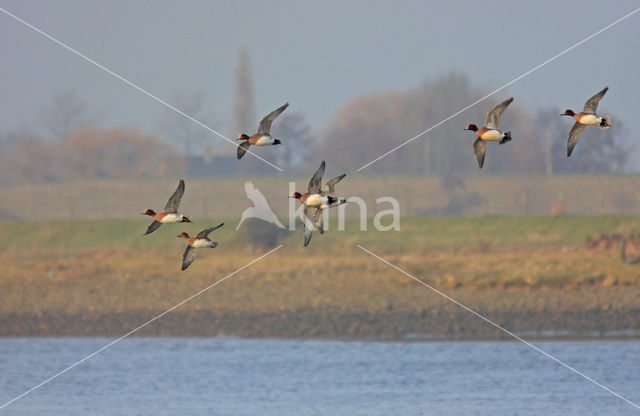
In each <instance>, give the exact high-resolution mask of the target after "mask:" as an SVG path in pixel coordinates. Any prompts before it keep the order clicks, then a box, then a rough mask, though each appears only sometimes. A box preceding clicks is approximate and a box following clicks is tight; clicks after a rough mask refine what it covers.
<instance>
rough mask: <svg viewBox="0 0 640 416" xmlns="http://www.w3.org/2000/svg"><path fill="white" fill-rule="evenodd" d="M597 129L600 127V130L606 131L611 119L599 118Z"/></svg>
mask: <svg viewBox="0 0 640 416" xmlns="http://www.w3.org/2000/svg"><path fill="white" fill-rule="evenodd" d="M598 127H600V129H602V130H606V129H608V128H609V127H611V117H609V116H604V117H600V124H599V125H598Z"/></svg>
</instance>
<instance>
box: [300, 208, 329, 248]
mask: <svg viewBox="0 0 640 416" xmlns="http://www.w3.org/2000/svg"><path fill="white" fill-rule="evenodd" d="M303 213H304V218H302V227H303V231H304V247H306V246H308V245H309V242H310V241H311V236H312V234H313V232H314V231H315V230H318V231H320V234H322V233H324V227H323V224H322V210H320V209H318V208H315V207H307V206H305V207H304V211H303Z"/></svg>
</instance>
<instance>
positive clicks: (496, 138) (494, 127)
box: [464, 97, 513, 169]
mask: <svg viewBox="0 0 640 416" xmlns="http://www.w3.org/2000/svg"><path fill="white" fill-rule="evenodd" d="M512 101H513V97H511V98H509V99H507V100H504V101H503V102H501V103H500V104H498V105H496V106H495V107H493V108H492V109H491V110H490V111H489V112H488V113H487V120H486V121H485V123H484V127H482V128H481V129H478V127H477V126H476V125H475V124H467V127H465V128H464V129H465V130H471V131H473V132H475V134H476V136H478V138H477V139H476V140H475V141H474V142H473V152H474V153H475V155H476V161H478V166H480V169H482V166H484V157H485V155H486V154H487V142H499V143H500V144H505V143H506V142H508V141H511V132H510V131H507V132H504V133H503V132H502V131H501V130H500V129H498V123H499V122H500V115H501V114H502V113H503V112H504V110H506V109H507V107H508V106H509V104H511V102H512Z"/></svg>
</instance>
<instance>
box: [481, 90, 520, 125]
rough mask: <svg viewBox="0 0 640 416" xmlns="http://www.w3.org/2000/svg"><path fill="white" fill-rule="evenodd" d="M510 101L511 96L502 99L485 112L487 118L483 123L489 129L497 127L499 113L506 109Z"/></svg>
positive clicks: (511, 99)
mask: <svg viewBox="0 0 640 416" xmlns="http://www.w3.org/2000/svg"><path fill="white" fill-rule="evenodd" d="M512 101H513V97H511V98H509V99H506V100H504V101H503V102H501V103H500V104H498V105H496V106H495V107H493V108H492V109H491V110H489V112H488V113H487V120H486V121H485V123H484V125H485V126H486V127H487V128H489V129H497V128H498V123H500V115H501V114H502V113H504V110H506V109H507V107H508V106H509V104H511V102H512Z"/></svg>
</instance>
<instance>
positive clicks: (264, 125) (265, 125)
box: [258, 103, 289, 135]
mask: <svg viewBox="0 0 640 416" xmlns="http://www.w3.org/2000/svg"><path fill="white" fill-rule="evenodd" d="M288 106H289V103H286V104H285V105H283V106H282V107H280V108H278V109H276V110H273V111H272V112H270V113H269V114H267V115H266V116H265V117H264V118H263V119H262V120H260V125H259V126H258V134H260V135H262V134H270V132H271V123H272V122H273V120H275V119H276V117H278V116H279V115H280V113H282V112H283V111H284V110H285V108H287V107H288Z"/></svg>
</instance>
